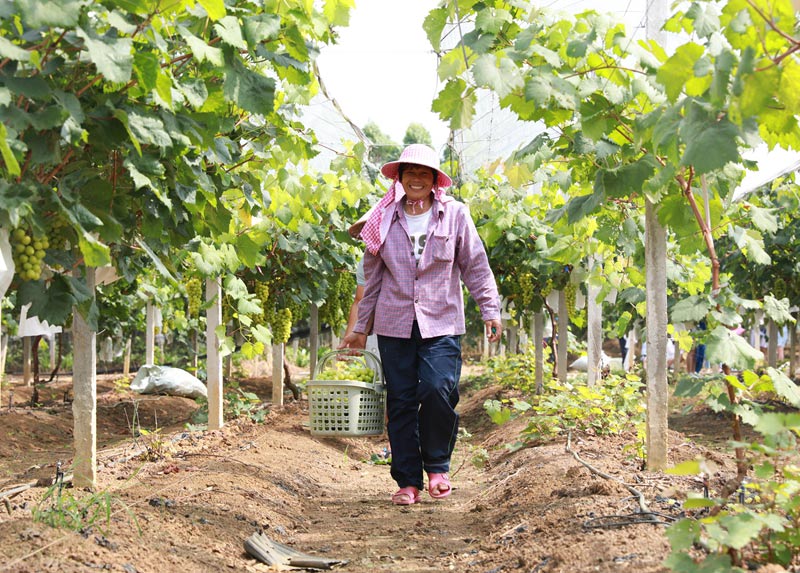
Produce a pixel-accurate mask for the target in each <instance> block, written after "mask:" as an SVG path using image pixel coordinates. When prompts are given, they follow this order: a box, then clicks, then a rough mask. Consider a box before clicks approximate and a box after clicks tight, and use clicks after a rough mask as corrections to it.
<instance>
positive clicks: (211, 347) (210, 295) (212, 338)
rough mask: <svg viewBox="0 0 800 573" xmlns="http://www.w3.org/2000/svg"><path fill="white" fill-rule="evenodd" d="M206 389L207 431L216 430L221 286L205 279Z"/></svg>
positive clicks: (219, 421) (219, 395)
mask: <svg viewBox="0 0 800 573" xmlns="http://www.w3.org/2000/svg"><path fill="white" fill-rule="evenodd" d="M206 302H207V303H209V302H210V303H211V304H210V305H209V307H208V310H206V356H207V358H206V373H207V374H206V375H207V377H208V378H207V380H206V388H207V390H208V429H209V430H218V429H220V428H221V427H222V425H223V420H222V360H221V359H220V356H219V338H218V337H217V327H218V326H219V325H220V324H222V285H221V283H220V279H219V278H218V277H217V278H213V279H211V278H209V279H206Z"/></svg>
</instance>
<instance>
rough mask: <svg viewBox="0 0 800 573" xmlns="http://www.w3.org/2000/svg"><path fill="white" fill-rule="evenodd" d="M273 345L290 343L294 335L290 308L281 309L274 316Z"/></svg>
mask: <svg viewBox="0 0 800 573" xmlns="http://www.w3.org/2000/svg"><path fill="white" fill-rule="evenodd" d="M270 329H271V330H272V342H273V344H281V343H284V342H288V340H289V337H290V336H291V335H292V311H291V310H290V309H288V308H279V309H278V310H277V311H276V312H275V314H273V315H272V321H271V322H270Z"/></svg>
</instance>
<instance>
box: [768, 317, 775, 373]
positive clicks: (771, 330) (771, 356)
mask: <svg viewBox="0 0 800 573" xmlns="http://www.w3.org/2000/svg"><path fill="white" fill-rule="evenodd" d="M767 364H768V365H769V366H771V367H772V368H775V367H776V366H777V365H778V325H777V324H775V321H774V320H772V319H771V318H770V319H769V322H768V323H767Z"/></svg>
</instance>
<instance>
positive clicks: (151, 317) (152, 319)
mask: <svg viewBox="0 0 800 573" xmlns="http://www.w3.org/2000/svg"><path fill="white" fill-rule="evenodd" d="M146 312H147V314H146V318H145V333H144V363H145V364H155V363H156V335H155V329H156V308H155V307H154V306H153V303H152V302H150V301H147V311H146Z"/></svg>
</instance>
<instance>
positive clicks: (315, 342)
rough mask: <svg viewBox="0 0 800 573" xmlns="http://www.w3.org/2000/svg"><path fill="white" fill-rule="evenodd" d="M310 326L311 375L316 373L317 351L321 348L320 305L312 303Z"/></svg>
mask: <svg viewBox="0 0 800 573" xmlns="http://www.w3.org/2000/svg"><path fill="white" fill-rule="evenodd" d="M309 315H310V318H309V326H310V328H311V332H310V334H309V336H310V338H309V342H308V353H309V362H308V368H309V377H310V376H313V375H314V370H315V369H316V367H317V352H318V350H319V307H318V306H317V305H316V304H312V305H311V308H310V310H309Z"/></svg>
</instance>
